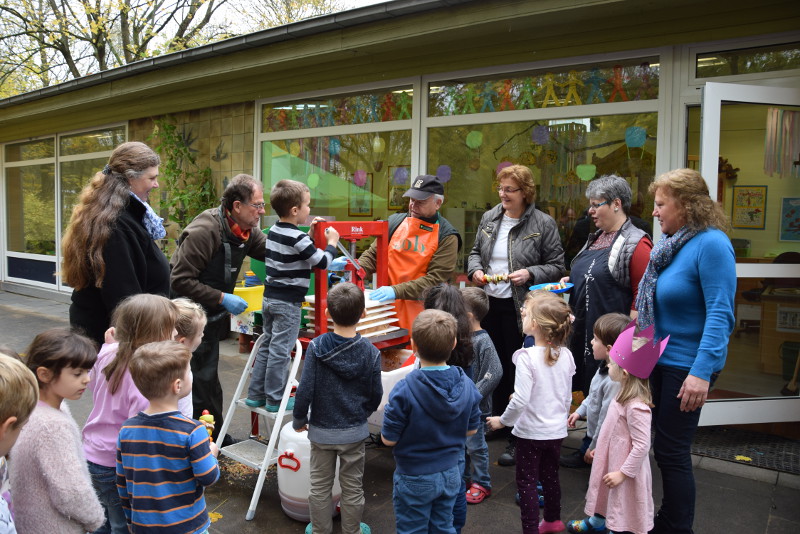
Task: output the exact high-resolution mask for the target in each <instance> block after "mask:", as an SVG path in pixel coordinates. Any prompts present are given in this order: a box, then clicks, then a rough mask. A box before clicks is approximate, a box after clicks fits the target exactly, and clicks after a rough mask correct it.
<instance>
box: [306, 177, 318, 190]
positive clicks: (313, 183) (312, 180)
mask: <svg viewBox="0 0 800 534" xmlns="http://www.w3.org/2000/svg"><path fill="white" fill-rule="evenodd" d="M318 185H319V174H317V173H312V174H309V175H308V188H309V189H316V188H317V186H318Z"/></svg>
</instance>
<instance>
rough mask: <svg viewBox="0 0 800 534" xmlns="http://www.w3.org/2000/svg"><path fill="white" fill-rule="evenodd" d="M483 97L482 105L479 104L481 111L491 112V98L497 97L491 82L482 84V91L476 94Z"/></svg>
mask: <svg viewBox="0 0 800 534" xmlns="http://www.w3.org/2000/svg"><path fill="white" fill-rule="evenodd" d="M478 96H480V97H481V98H483V105H482V106H481V113H487V112H488V113H491V112H493V111H494V101H493V99H494V98H495V97H497V91H495V90H494V84H493V83H492V82H486V83H485V84H483V91H481V93H480V94H479V95H478Z"/></svg>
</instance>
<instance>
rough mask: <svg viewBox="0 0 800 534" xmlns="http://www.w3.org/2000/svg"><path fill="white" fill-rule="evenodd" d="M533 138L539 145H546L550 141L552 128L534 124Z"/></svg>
mask: <svg viewBox="0 0 800 534" xmlns="http://www.w3.org/2000/svg"><path fill="white" fill-rule="evenodd" d="M531 140H532V141H533V142H534V143H536V144H537V145H546V144H547V143H549V142H550V129H549V128H548V127H547V126H534V127H533V131H532V132H531Z"/></svg>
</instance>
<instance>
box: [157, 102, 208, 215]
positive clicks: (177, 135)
mask: <svg viewBox="0 0 800 534" xmlns="http://www.w3.org/2000/svg"><path fill="white" fill-rule="evenodd" d="M154 122H155V128H153V133H152V135H150V137H149V138H148V140H149V141H154V142H156V143H157V144H156V145H155V150H156V152H158V153H159V155H160V156H161V167H160V169H159V182H160V189H161V192H162V194H161V213H162V215H164V214H166V217H167V219H168V220H170V221H174V222H175V223H176V224H177V225H178V226H179V227H180V230H182V229H184V228H186V225H188V224H189V223H190V222H191V221H192V219H194V218H195V217H196V216H197V215H198V214H200V213H201V212H202V211H204V210H206V209H208V208H211V207H213V206H215V205H216V204H217V203H218V202H219V196H218V194H217V191H216V189H215V187H214V181H213V180H212V177H211V168H210V167H201V166H200V165H199V164H198V163H197V155H196V153H195V152H194V151H193V150H192V149H191V147H190V144H191V143H189V142H187V141H186V137H184V135H183V131H182V129H179V127H178V126H177V125H176V124H175V123H174V122H173V120H172V119H171V118H170V117H169V116H165V117H163V118H160V119H156V120H155V121H154Z"/></svg>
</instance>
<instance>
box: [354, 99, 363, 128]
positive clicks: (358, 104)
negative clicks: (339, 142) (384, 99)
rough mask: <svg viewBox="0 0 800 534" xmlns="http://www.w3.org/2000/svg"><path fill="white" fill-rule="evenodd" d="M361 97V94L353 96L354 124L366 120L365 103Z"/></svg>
mask: <svg viewBox="0 0 800 534" xmlns="http://www.w3.org/2000/svg"><path fill="white" fill-rule="evenodd" d="M361 98H362V97H360V96H354V97H353V124H362V123H363V122H364V103H363V102H362V101H361Z"/></svg>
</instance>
